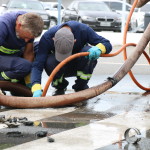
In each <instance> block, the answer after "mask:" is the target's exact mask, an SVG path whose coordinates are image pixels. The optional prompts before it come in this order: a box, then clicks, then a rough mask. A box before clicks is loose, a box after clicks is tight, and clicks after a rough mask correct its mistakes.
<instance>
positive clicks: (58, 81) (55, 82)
mask: <svg viewBox="0 0 150 150" xmlns="http://www.w3.org/2000/svg"><path fill="white" fill-rule="evenodd" d="M63 76H64V75H62V76H61V77H60V78H59V79H56V80H55V81H53V85H54V86H57V85H58V83H62V81H63Z"/></svg>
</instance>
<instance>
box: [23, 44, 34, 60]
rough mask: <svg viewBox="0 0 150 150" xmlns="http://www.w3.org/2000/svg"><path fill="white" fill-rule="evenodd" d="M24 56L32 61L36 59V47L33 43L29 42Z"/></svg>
mask: <svg viewBox="0 0 150 150" xmlns="http://www.w3.org/2000/svg"><path fill="white" fill-rule="evenodd" d="M23 58H25V59H27V60H28V61H30V62H33V60H34V48H33V43H27V44H26V46H25V49H24V53H23Z"/></svg>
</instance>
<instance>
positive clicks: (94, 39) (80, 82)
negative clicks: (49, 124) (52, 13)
mask: <svg viewBox="0 0 150 150" xmlns="http://www.w3.org/2000/svg"><path fill="white" fill-rule="evenodd" d="M37 48H38V53H37V55H36V59H35V61H34V63H33V68H32V73H31V81H32V88H31V89H32V92H33V97H40V96H41V95H42V87H41V75H42V71H43V69H45V71H46V73H47V75H50V74H51V72H52V71H53V70H54V68H55V67H56V66H57V65H58V64H59V63H60V62H61V61H63V60H64V59H65V58H67V57H69V56H70V55H72V54H75V53H79V52H89V55H88V56H85V57H80V58H76V59H74V60H72V61H70V62H69V63H68V64H66V65H65V66H64V67H62V68H61V69H60V70H59V71H58V73H57V74H56V75H55V77H54V79H53V81H52V86H53V87H54V88H55V89H56V90H55V92H54V93H53V95H61V94H65V90H66V88H67V86H68V81H67V80H66V78H67V77H72V76H75V77H76V78H77V79H76V80H75V84H74V85H73V86H72V88H73V89H74V90H75V91H81V90H84V89H87V88H89V86H88V82H89V80H90V78H91V76H92V73H93V70H94V68H95V66H96V64H97V59H98V58H99V57H100V55H101V54H107V53H110V51H111V50H112V45H111V43H110V41H109V40H107V39H106V38H104V37H102V36H100V35H98V34H97V33H96V32H95V31H94V30H93V29H92V28H90V27H89V26H87V25H85V24H82V23H79V22H76V21H68V22H66V23H63V24H61V25H57V26H54V27H52V28H50V29H49V30H48V31H46V32H45V33H44V34H43V36H42V37H41V39H40V41H39V45H38V47H37Z"/></svg>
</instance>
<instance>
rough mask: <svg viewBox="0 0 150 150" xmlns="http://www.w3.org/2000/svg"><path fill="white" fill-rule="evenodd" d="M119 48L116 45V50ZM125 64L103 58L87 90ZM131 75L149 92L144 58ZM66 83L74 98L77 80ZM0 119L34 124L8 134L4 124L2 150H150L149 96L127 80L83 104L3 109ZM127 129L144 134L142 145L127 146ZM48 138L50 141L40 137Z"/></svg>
mask: <svg viewBox="0 0 150 150" xmlns="http://www.w3.org/2000/svg"><path fill="white" fill-rule="evenodd" d="M103 34H105V32H104V33H103ZM116 36H118V34H116ZM116 42H117V41H116ZM116 44H117V43H116ZM119 47H120V46H119V45H117V46H116V45H115V46H114V50H116V49H118V48H119ZM130 50H131V51H132V48H131V49H130ZM129 53H130V52H129ZM123 62H124V61H123V58H122V55H120V56H117V58H116V57H115V58H110V59H104V58H100V59H99V62H98V65H97V67H96V69H95V71H94V74H93V76H92V78H91V80H90V82H89V86H90V87H92V86H96V85H98V84H101V83H102V82H104V81H105V80H107V78H108V77H110V76H112V75H113V74H114V73H115V71H117V69H118V68H119V67H120V66H121V65H122V64H123ZM141 69H142V71H141ZM133 71H134V74H135V76H136V78H137V79H138V81H139V82H140V83H141V84H142V85H144V86H146V87H150V81H149V78H150V70H149V66H148V65H147V62H146V61H145V58H140V60H139V61H138V62H137V64H136V65H135V66H134V68H133ZM140 72H141V73H140ZM47 79H48V76H47V75H46V74H45V73H43V81H42V86H43V87H44V85H45V83H46V81H47ZM67 80H69V86H68V88H67V92H66V94H67V93H72V92H74V91H73V90H72V85H73V84H74V80H75V78H68V79H67ZM53 90H54V89H53V88H52V87H49V89H48V93H47V95H51V94H52V92H53ZM1 115H5V118H13V117H16V118H19V117H26V118H27V119H28V121H32V122H33V124H32V125H31V126H27V125H25V124H22V123H21V124H19V126H18V127H16V128H8V126H7V125H6V124H4V123H0V149H7V150H34V149H36V150H38V149H39V150H41V149H44V150H150V95H149V93H145V91H143V90H141V89H140V88H139V87H137V86H136V85H135V84H134V82H133V81H132V80H131V78H130V77H129V76H128V75H126V76H125V77H124V78H123V79H122V80H121V81H120V82H119V83H118V84H117V85H115V86H114V87H112V88H111V89H109V90H108V91H106V92H104V93H103V94H101V95H99V96H97V97H94V98H92V99H89V100H87V101H84V102H83V103H77V104H73V105H72V106H66V107H61V108H43V109H15V108H13V109H12V108H6V107H4V106H1V109H0V116H1ZM128 128H137V129H139V131H140V132H141V140H140V141H139V142H138V143H137V144H129V143H128V142H127V141H126V140H125V138H124V133H125V131H126V130H127V129H128ZM39 132H40V133H39ZM41 132H42V133H41ZM44 132H46V135H45V136H44V137H42V135H41V134H44Z"/></svg>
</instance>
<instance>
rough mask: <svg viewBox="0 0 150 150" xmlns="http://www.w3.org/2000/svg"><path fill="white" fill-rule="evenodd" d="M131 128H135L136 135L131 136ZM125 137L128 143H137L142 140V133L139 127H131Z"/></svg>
mask: <svg viewBox="0 0 150 150" xmlns="http://www.w3.org/2000/svg"><path fill="white" fill-rule="evenodd" d="M131 130H134V131H135V133H136V135H133V136H129V133H130V131H131ZM124 137H125V139H126V141H127V142H128V143H130V144H135V143H137V142H139V141H140V140H141V133H140V131H139V130H138V129H137V128H129V129H127V130H126V131H125V133H124Z"/></svg>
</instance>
